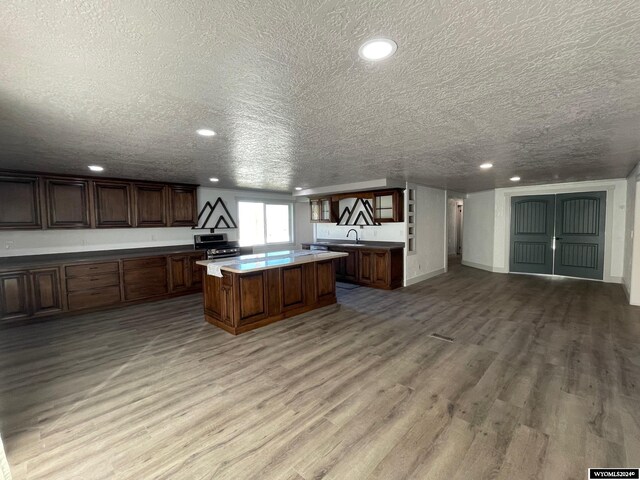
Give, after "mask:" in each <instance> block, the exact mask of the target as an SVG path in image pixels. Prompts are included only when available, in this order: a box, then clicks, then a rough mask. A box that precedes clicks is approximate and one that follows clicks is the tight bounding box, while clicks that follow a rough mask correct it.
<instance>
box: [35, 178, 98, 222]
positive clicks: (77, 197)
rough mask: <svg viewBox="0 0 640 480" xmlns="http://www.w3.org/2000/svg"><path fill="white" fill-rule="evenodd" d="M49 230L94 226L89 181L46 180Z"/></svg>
mask: <svg viewBox="0 0 640 480" xmlns="http://www.w3.org/2000/svg"><path fill="white" fill-rule="evenodd" d="M44 185H45V196H46V207H47V227H48V228H90V227H91V226H92V221H91V220H92V219H91V207H90V205H91V204H90V202H91V198H90V195H91V193H90V189H89V180H83V179H75V178H45V179H44Z"/></svg>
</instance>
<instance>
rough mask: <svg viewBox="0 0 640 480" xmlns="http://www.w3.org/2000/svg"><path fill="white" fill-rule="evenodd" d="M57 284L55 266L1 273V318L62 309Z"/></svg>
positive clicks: (37, 314) (43, 313)
mask: <svg viewBox="0 0 640 480" xmlns="http://www.w3.org/2000/svg"><path fill="white" fill-rule="evenodd" d="M60 285H61V282H60V270H59V269H58V268H42V269H35V270H25V271H19V272H6V273H0V303H1V305H0V318H1V319H2V320H17V319H21V318H29V317H37V316H42V315H52V314H55V313H59V312H62V311H63V310H64V305H63V302H62V292H61V287H60Z"/></svg>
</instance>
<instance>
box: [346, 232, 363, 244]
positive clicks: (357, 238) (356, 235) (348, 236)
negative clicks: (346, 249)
mask: <svg viewBox="0 0 640 480" xmlns="http://www.w3.org/2000/svg"><path fill="white" fill-rule="evenodd" d="M351 232H355V234H356V243H358V242H359V241H360V240H358V231H357V230H356V229H355V228H352V229H351V230H349V231H348V232H347V238H349V234H350V233H351Z"/></svg>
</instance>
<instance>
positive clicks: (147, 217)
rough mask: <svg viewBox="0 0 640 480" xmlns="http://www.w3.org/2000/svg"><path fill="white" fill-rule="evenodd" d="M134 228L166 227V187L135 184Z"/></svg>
mask: <svg viewBox="0 0 640 480" xmlns="http://www.w3.org/2000/svg"><path fill="white" fill-rule="evenodd" d="M133 188H134V197H135V205H136V215H135V225H136V227H166V226H167V207H168V205H167V187H166V185H153V184H150V185H146V184H135V185H134V186H133Z"/></svg>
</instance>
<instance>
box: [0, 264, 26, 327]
mask: <svg viewBox="0 0 640 480" xmlns="http://www.w3.org/2000/svg"><path fill="white" fill-rule="evenodd" d="M30 304H31V302H30V301H29V274H28V273H27V272H8V273H3V274H2V275H0V316H1V317H2V319H3V320H13V319H18V318H26V317H29V316H31V306H30Z"/></svg>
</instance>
